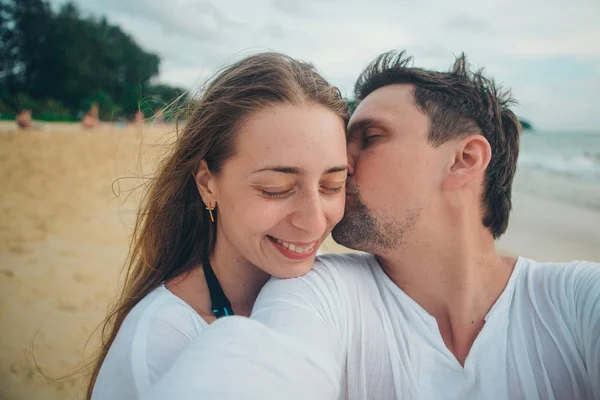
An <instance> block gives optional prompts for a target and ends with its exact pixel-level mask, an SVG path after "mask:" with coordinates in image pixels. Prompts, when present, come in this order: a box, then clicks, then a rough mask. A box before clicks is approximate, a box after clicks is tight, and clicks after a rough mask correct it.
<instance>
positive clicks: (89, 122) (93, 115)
mask: <svg viewBox="0 0 600 400" xmlns="http://www.w3.org/2000/svg"><path fill="white" fill-rule="evenodd" d="M81 124H82V125H83V127H84V128H86V129H93V128H97V127H98V126H100V118H99V112H98V104H96V103H94V104H92V106H91V107H90V109H89V111H88V112H87V113H86V114H85V115H84V116H83V119H82V120H81Z"/></svg>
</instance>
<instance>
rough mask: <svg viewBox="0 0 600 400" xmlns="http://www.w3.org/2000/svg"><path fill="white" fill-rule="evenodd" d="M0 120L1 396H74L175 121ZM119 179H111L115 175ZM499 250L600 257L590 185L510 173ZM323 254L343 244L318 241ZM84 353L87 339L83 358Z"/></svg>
mask: <svg viewBox="0 0 600 400" xmlns="http://www.w3.org/2000/svg"><path fill="white" fill-rule="evenodd" d="M13 126H14V125H13V124H12V123H1V124H0V171H1V172H0V324H1V326H2V329H1V330H0V352H1V354H2V358H1V359H0V399H6V400H17V399H19V400H21V399H23V400H25V399H57V400H58V399H61V400H62V399H76V398H81V396H82V395H81V393H82V385H81V382H82V380H81V379H77V377H71V378H68V379H64V380H61V381H58V382H53V381H51V380H49V379H47V378H45V377H44V376H42V375H41V374H40V373H39V372H38V370H37V368H36V365H35V362H34V358H33V356H35V360H36V361H37V362H38V364H39V366H40V367H41V369H42V370H43V371H45V372H46V373H47V374H48V375H51V376H54V377H60V376H61V375H65V374H70V373H72V372H74V371H75V370H76V369H77V367H78V365H80V363H81V361H82V360H83V359H84V353H83V349H84V347H85V344H86V341H87V340H88V338H89V337H90V335H91V334H92V331H93V330H94V328H96V327H97V326H98V324H99V323H100V322H101V321H102V319H103V317H104V315H105V312H106V309H107V307H108V305H109V304H110V302H111V301H112V299H113V298H114V296H115V294H116V292H117V288H118V282H119V281H118V279H119V272H120V271H121V267H122V265H123V262H124V260H125V257H126V254H127V248H128V240H129V236H130V234H131V226H132V224H133V220H134V217H135V209H136V202H137V198H138V196H139V193H140V192H139V191H138V192H132V191H131V189H132V188H134V187H135V186H137V185H139V184H140V183H141V182H142V180H140V179H135V177H136V176H138V177H139V176H141V175H144V174H148V173H150V172H151V171H152V169H153V166H154V165H155V162H156V160H157V159H158V158H159V157H160V155H161V154H162V152H163V151H164V149H165V147H164V143H166V142H168V141H169V140H171V138H172V137H173V135H172V133H173V130H174V128H173V127H171V126H165V125H163V126H151V127H145V128H143V129H141V128H125V129H117V128H116V127H110V126H104V127H102V128H99V129H96V130H90V131H83V130H81V129H80V128H79V125H68V124H46V125H45V127H44V129H43V130H39V131H30V132H18V131H16V130H15V129H14V127H13ZM119 178H122V179H119ZM513 199H514V212H513V214H512V217H511V223H510V226H509V230H508V232H507V234H506V235H505V236H504V237H503V238H502V239H501V240H500V241H499V243H498V246H499V248H501V249H502V250H503V251H507V252H509V253H512V254H519V255H524V256H529V257H533V258H536V259H538V260H553V261H565V260H571V259H588V260H593V261H600V183H594V182H583V181H578V180H576V179H572V178H570V177H566V176H561V175H552V174H550V173H547V172H543V171H540V170H534V169H519V171H518V173H517V178H516V181H515V187H514V195H513ZM321 250H322V252H324V253H327V252H338V251H343V250H344V249H343V248H340V247H339V246H336V245H335V244H334V243H333V242H331V241H328V242H327V243H326V244H325V245H324V246H323V248H322V249H321ZM94 348H95V339H92V341H91V342H90V343H89V345H88V352H87V353H86V354H87V355H89V354H91V353H90V350H93V349H94Z"/></svg>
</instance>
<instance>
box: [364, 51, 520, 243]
mask: <svg viewBox="0 0 600 400" xmlns="http://www.w3.org/2000/svg"><path fill="white" fill-rule="evenodd" d="M394 84H411V85H413V86H414V88H415V89H414V98H415V103H416V106H417V108H418V109H419V110H420V111H421V112H422V113H424V114H425V115H427V116H428V117H429V118H430V120H431V130H430V132H429V141H430V143H431V144H432V145H433V146H439V145H441V144H443V143H445V142H447V141H448V140H452V139H457V138H460V137H465V136H468V135H473V134H480V135H483V136H484V137H485V138H486V139H487V141H488V142H489V143H490V146H491V148H492V159H491V160H490V164H489V166H488V167H487V170H486V177H485V183H484V192H483V198H482V202H483V207H484V210H485V215H484V218H483V224H484V225H485V226H486V227H488V228H489V229H490V231H491V232H492V234H493V236H494V238H499V237H500V236H501V235H502V234H503V233H504V232H505V231H506V228H507V226H508V218H509V214H510V210H511V208H512V203H511V198H510V197H511V187H512V181H513V177H514V174H515V170H516V167H517V156H518V154H519V135H520V133H521V124H520V123H519V120H518V119H517V117H516V116H515V114H514V113H513V112H512V111H511V110H510V109H509V107H510V106H512V105H514V104H516V101H515V100H514V99H513V98H512V97H511V94H510V91H508V90H503V89H502V88H501V87H499V86H497V85H496V84H495V83H494V80H493V79H490V78H487V77H485V76H484V75H483V70H477V71H475V72H473V71H471V70H470V68H469V64H468V63H467V58H466V56H465V55H464V54H461V55H460V56H459V57H457V58H456V61H455V63H454V66H453V67H452V69H451V70H450V71H449V72H437V71H429V70H426V69H422V68H415V67H413V66H412V57H408V56H407V55H406V53H405V52H404V51H402V52H397V51H390V52H387V53H384V54H382V55H380V56H378V57H377V58H376V59H375V60H374V61H373V62H371V64H369V66H367V68H366V69H365V70H364V71H363V72H362V74H361V75H360V77H359V78H358V80H357V82H356V85H355V88H354V95H355V98H356V100H357V101H359V102H360V101H361V100H363V99H364V98H365V97H367V96H368V95H369V94H370V93H372V92H373V91H375V90H377V89H379V88H381V87H384V86H388V85H394Z"/></svg>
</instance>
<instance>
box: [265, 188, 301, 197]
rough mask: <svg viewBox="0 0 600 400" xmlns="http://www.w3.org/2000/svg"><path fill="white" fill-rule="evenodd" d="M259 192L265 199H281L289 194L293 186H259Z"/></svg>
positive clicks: (292, 190)
mask: <svg viewBox="0 0 600 400" xmlns="http://www.w3.org/2000/svg"><path fill="white" fill-rule="evenodd" d="M259 191H260V194H261V195H262V196H264V197H266V198H267V199H283V198H285V197H288V196H290V195H291V194H292V193H293V192H294V188H289V189H278V188H271V189H267V188H264V189H263V188H259Z"/></svg>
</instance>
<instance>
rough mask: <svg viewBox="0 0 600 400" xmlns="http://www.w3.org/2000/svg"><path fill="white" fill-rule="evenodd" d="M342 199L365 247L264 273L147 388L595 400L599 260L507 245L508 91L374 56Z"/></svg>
mask: <svg viewBox="0 0 600 400" xmlns="http://www.w3.org/2000/svg"><path fill="white" fill-rule="evenodd" d="M355 98H356V99H357V100H358V101H359V104H358V107H357V108H356V111H355V112H354V114H353V115H352V117H351V120H350V122H349V125H348V164H349V167H348V180H347V188H346V209H345V214H344V217H343V218H342V220H341V222H340V223H339V224H338V225H337V226H336V227H335V228H334V230H333V238H334V239H335V240H336V241H337V242H338V243H340V244H342V245H344V246H347V247H350V248H353V249H356V250H361V251H364V252H366V253H362V254H348V255H329V256H323V257H320V258H319V259H317V261H316V263H315V265H314V267H313V269H312V270H311V271H309V272H308V273H307V274H306V275H304V276H302V277H299V278H296V279H272V280H270V281H269V282H268V283H267V284H266V285H265V286H264V288H263V289H262V291H261V293H260V295H259V297H258V299H257V301H256V303H255V305H254V309H253V311H252V316H251V319H248V318H242V317H239V316H234V317H230V318H224V319H222V320H219V321H217V322H215V323H214V324H212V325H211V326H210V327H209V328H207V329H206V330H205V331H204V332H203V333H202V334H201V335H200V336H199V337H197V338H196V339H195V340H194V341H192V343H190V344H189V345H188V347H187V348H186V349H185V351H184V352H183V353H182V354H181V355H180V357H179V358H178V359H177V360H176V361H175V362H174V363H173V365H172V366H171V368H170V370H169V371H168V372H167V373H166V374H165V375H164V377H163V378H162V379H161V380H159V381H158V383H157V384H156V385H154V386H153V387H152V388H151V390H150V391H148V392H146V393H144V396H142V398H143V399H165V398H176V399H179V400H192V399H205V398H211V399H263V398H269V399H322V400H325V399H331V400H333V399H340V398H347V399H357V400H358V399H378V400H382V399H384V400H385V399H411V400H412V399H456V400H458V399H507V400H508V399H511V400H513V399H527V400H531V399H538V400H542V399H600V264H597V263H591V262H584V261H581V262H580V261H573V262H569V263H543V262H537V261H534V260H532V259H528V258H524V257H512V256H502V255H500V254H498V252H497V251H496V247H495V239H497V238H499V237H500V236H501V235H502V234H503V233H504V232H505V231H506V229H507V226H508V222H509V215H510V211H511V208H512V203H511V187H512V181H513V176H514V174H515V170H516V165H517V156H518V152H519V134H520V130H521V127H520V124H519V122H518V120H517V119H516V117H515V114H514V113H513V112H512V110H511V105H512V104H513V100H512V98H511V96H510V94H509V93H508V92H506V91H504V90H502V89H500V88H499V87H498V86H497V85H496V84H495V83H494V81H493V80H491V79H489V78H487V77H486V76H484V75H483V74H482V72H481V71H471V70H470V69H469V67H468V64H467V61H466V58H465V57H464V55H463V56H460V57H458V58H457V60H456V62H455V64H454V67H453V68H452V69H451V70H450V71H449V72H438V71H430V70H425V69H422V68H417V67H413V66H412V60H411V59H410V58H408V57H406V56H405V54H404V53H398V52H389V53H385V54H382V55H381V56H379V57H377V58H376V59H375V60H374V61H373V62H372V63H371V64H370V65H369V66H368V67H367V68H366V69H365V70H364V71H363V73H362V74H361V75H360V77H359V79H358V81H357V83H356V86H355Z"/></svg>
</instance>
